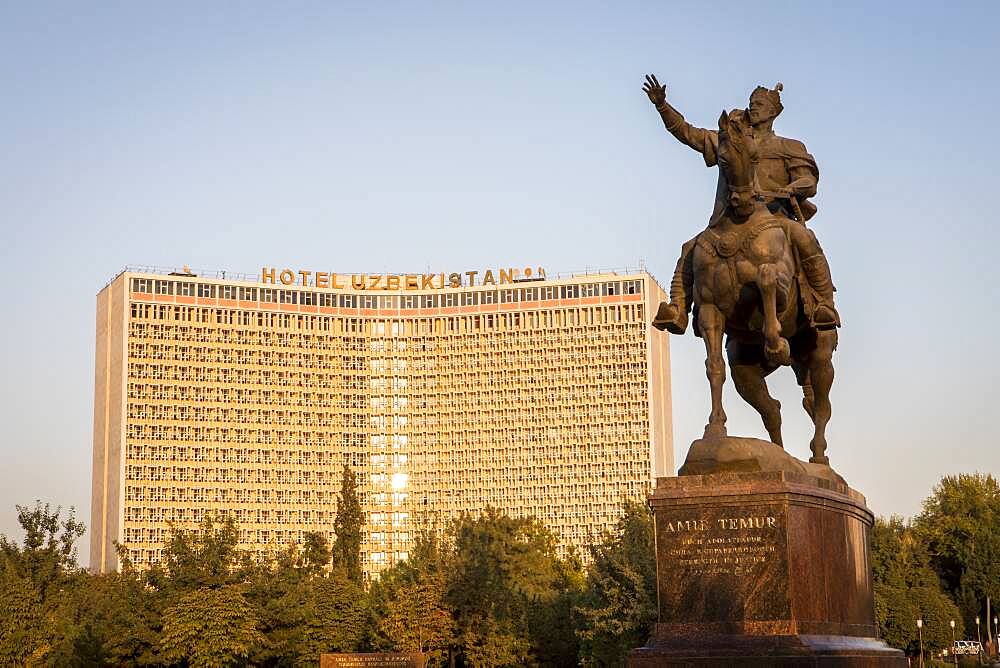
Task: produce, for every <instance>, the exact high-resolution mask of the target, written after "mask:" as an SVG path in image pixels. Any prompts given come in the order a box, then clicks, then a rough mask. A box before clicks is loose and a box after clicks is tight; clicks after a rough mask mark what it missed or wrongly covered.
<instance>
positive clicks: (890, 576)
mask: <svg viewBox="0 0 1000 668" xmlns="http://www.w3.org/2000/svg"><path fill="white" fill-rule="evenodd" d="M871 545H872V547H871V554H872V583H873V589H874V594H875V620H876V623H877V624H878V627H879V635H880V636H881V637H882V639H883V640H885V641H886V642H887V643H889V644H890V645H892V646H893V647H897V648H899V649H902V650H904V651H905V652H906V653H907V654H910V655H916V654H917V653H918V651H919V639H918V633H917V625H916V620H917V619H922V620H923V623H924V628H923V632H922V633H923V645H924V651H925V653H933V652H937V651H940V650H941V649H943V648H945V647H948V646H950V645H951V626H950V625H949V621H950V620H955V626H956V628H955V637H956V638H960V637H962V632H963V624H962V619H961V615H960V614H959V611H958V608H957V607H956V606H955V604H954V602H953V601H952V600H951V599H950V598H949V597H948V595H947V594H945V593H944V591H943V590H942V589H941V583H940V580H939V579H938V576H937V574H936V573H935V572H934V569H933V568H931V565H930V559H931V558H930V555H929V554H928V552H927V548H926V546H925V545H924V544H923V543H922V542H921V541H920V540H919V537H918V535H917V534H916V532H915V531H914V530H913V528H912V527H911V526H909V525H907V524H906V523H904V522H903V520H902V519H900V518H899V517H893V518H890V519H889V520H885V519H882V518H879V519H878V520H876V522H875V525H874V526H873V527H872V534H871Z"/></svg>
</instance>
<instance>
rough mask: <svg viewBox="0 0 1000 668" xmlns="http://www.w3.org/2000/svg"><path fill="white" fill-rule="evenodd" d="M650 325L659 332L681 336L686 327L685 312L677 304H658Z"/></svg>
mask: <svg viewBox="0 0 1000 668" xmlns="http://www.w3.org/2000/svg"><path fill="white" fill-rule="evenodd" d="M652 324H653V327H655V328H656V329H658V330H660V331H663V330H664V329H665V330H667V331H668V332H670V333H671V334H683V333H684V332H685V331H686V330H687V326H688V314H687V310H685V309H681V308H680V307H679V306H678V305H677V304H668V303H667V302H660V307H659V308H658V309H657V310H656V316H655V317H654V318H653V323H652Z"/></svg>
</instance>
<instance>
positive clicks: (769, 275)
mask: <svg viewBox="0 0 1000 668" xmlns="http://www.w3.org/2000/svg"><path fill="white" fill-rule="evenodd" d="M643 90H644V91H645V93H646V94H647V96H648V97H649V99H650V101H651V102H652V103H653V104H655V105H656V108H657V110H658V111H659V112H660V116H661V117H662V119H663V122H664V124H665V125H666V127H667V130H669V131H670V132H671V134H673V135H674V136H675V137H677V139H679V140H680V141H681V142H683V143H685V144H687V145H688V146H690V147H692V148H694V149H695V150H697V151H699V152H700V153H701V154H702V155H703V156H704V159H705V164H706V165H708V166H709V167H711V166H716V165H717V166H718V167H719V185H718V189H717V191H716V202H715V208H714V211H713V213H712V216H711V218H710V220H709V224H708V227H707V228H706V229H705V230H704V231H702V232H701V233H700V234H698V236H696V237H695V238H694V239H691V240H690V241H688V242H687V243H685V244H684V245H683V248H682V252H681V257H680V259H679V260H678V262H677V268H676V270H675V272H674V277H673V280H672V281H671V285H670V303H669V304H668V303H666V302H664V303H663V304H661V305H660V308H659V310H658V312H657V315H656V318H655V319H654V321H653V326H654V327H657V328H658V329H667V330H668V331H670V332H672V333H675V334H682V333H683V332H684V331H685V330H686V328H687V318H688V316H687V313H688V310H689V309H690V308H692V307H693V310H694V329H695V334H696V335H697V336H700V337H701V338H703V339H704V340H705V347H706V350H707V360H706V363H705V364H706V368H707V371H708V379H709V383H710V385H711V390H712V412H711V415H710V417H709V422H708V425H707V426H706V427H705V438H706V439H711V438H721V437H725V436H726V426H725V423H726V414H725V411H724V410H723V408H722V385H723V383H724V382H725V376H726V371H725V363H724V361H723V358H722V347H723V340H722V336H723V334H725V335H726V353H727V356H728V359H729V366H730V370H731V372H732V375H733V382H734V383H735V385H736V389H737V391H738V392H739V394H740V396H741V397H743V399H744V400H746V401H747V403H749V404H750V405H751V406H753V407H754V408H755V409H756V410H757V412H759V413H760V415H761V418H762V419H763V422H764V427H765V428H766V429H767V432H768V435H769V436H770V438H771V440H772V442H774V443H775V444H777V445H779V446H781V445H782V439H781V410H780V409H781V405H780V403H779V402H778V401H777V400H775V399H774V398H773V397H771V395H770V394H769V392H768V390H767V384H766V382H765V378H766V377H767V375H768V374H770V373H771V372H772V371H774V370H775V369H777V368H778V367H779V366H783V365H790V366H791V367H792V369H793V370H794V372H795V375H796V379H797V380H798V383H799V385H801V386H802V388H803V395H804V398H803V406H804V407H805V409H806V411H807V412H808V413H809V415H810V417H811V418H812V420H813V424H814V426H815V431H814V435H813V439H812V442H811V444H810V447H811V449H812V457H811V458H810V460H809V461H810V462H813V463H818V464H827V463H829V459H828V458H827V457H826V454H825V453H826V434H825V432H826V424H827V422H828V421H829V419H830V412H831V408H830V396H829V395H830V387H831V386H832V384H833V375H834V371H833V363H832V357H833V351H834V349H835V348H836V347H837V329H836V328H837V327H839V326H840V317H839V315H838V314H837V311H836V308H835V306H834V303H833V282H832V280H831V277H830V269H829V265H828V264H827V261H826V257H825V255H824V254H823V251H822V249H821V248H820V246H819V243H818V242H817V241H816V237H815V235H813V233H812V232H811V231H810V230H809V229H808V228H806V226H805V222H806V221H807V220H808V219H809V218H811V217H812V215H813V214H814V213H815V212H816V207H815V206H814V205H812V203H810V202H809V201H808V200H807V199H806V198H808V197H812V196H813V195H815V194H816V184H817V182H818V179H819V170H818V168H817V166H816V162H815V160H814V159H813V157H812V156H811V155H810V154H809V153H808V152H807V151H806V149H805V146H804V145H803V144H802V143H801V142H798V141H795V140H792V139H786V138H784V137H778V136H777V135H775V134H774V132H773V130H772V129H771V125H772V123H773V121H774V119H775V118H776V117H777V115H778V114H779V113H780V112H781V110H782V106H781V100H780V95H779V93H780V90H781V86H780V84H779V85H778V86H777V87H776V88H775V89H774V90H768V89H766V88H762V87H758V88H757V89H756V90H755V91H754V92H753V94H752V95H751V96H750V106H749V109H746V110H742V109H741V110H735V111H732V112H730V113H728V114H727V113H725V112H723V114H722V116H721V117H720V118H719V130H718V131H717V132H716V131H711V130H705V129H701V128H695V127H693V126H691V125H690V124H688V123H687V122H685V120H684V117H683V116H681V115H680V113H678V112H677V111H676V110H675V109H674V108H673V107H672V106H670V105H669V104H668V103H667V101H666V87H665V86H661V85H660V83H659V82H658V81H657V80H656V77H654V76H652V75H650V76H647V77H646V83H645V84H644V86H643Z"/></svg>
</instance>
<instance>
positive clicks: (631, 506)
mask: <svg viewBox="0 0 1000 668" xmlns="http://www.w3.org/2000/svg"><path fill="white" fill-rule="evenodd" d="M653 543H654V541H653V514H652V512H651V511H650V509H649V507H648V506H647V505H646V504H644V503H636V502H626V504H625V508H624V514H623V516H622V518H621V519H620V520H619V521H618V523H617V525H616V527H615V530H614V532H612V533H610V534H607V535H605V536H604V537H603V539H602V540H601V542H600V543H598V544H597V545H594V546H591V548H590V554H591V559H592V563H591V565H590V569H589V571H588V574H587V586H586V593H585V594H584V596H583V600H582V602H581V604H580V605H579V606H578V608H577V612H578V613H579V615H580V616H581V623H580V628H579V631H578V633H579V635H580V639H581V655H582V658H583V659H584V660H585V661H586V662H587V663H590V664H593V665H601V666H611V665H624V662H625V656H626V654H627V653H628V652H629V650H631V649H633V648H635V647H639V646H641V645H643V644H645V643H646V641H647V640H648V639H649V636H650V632H651V631H652V625H653V624H654V623H655V622H656V619H657V610H656V557H655V553H654V544H653Z"/></svg>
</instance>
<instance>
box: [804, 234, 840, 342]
mask: <svg viewBox="0 0 1000 668" xmlns="http://www.w3.org/2000/svg"><path fill="white" fill-rule="evenodd" d="M802 272H803V273H804V274H805V276H806V280H807V281H809V287H811V288H812V290H813V293H814V294H815V295H816V306H815V307H814V308H813V314H812V325H813V327H815V328H816V329H833V328H834V327H840V314H839V313H837V307H836V306H834V305H833V278H832V277H831V276H830V265H829V263H827V261H826V256H825V255H823V254H822V253H817V254H816V255H813V256H812V257H808V258H806V259H804V260H802Z"/></svg>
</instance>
